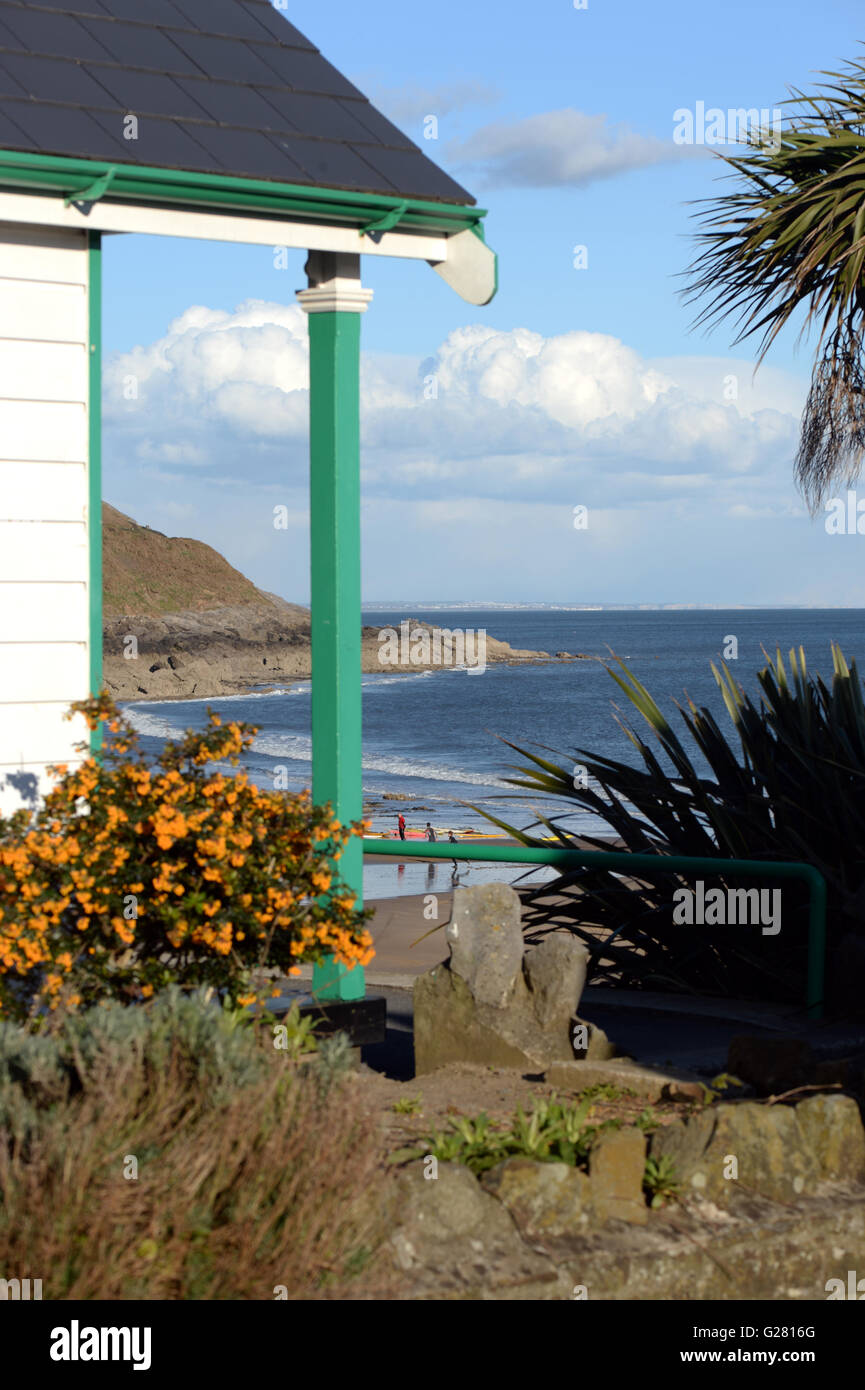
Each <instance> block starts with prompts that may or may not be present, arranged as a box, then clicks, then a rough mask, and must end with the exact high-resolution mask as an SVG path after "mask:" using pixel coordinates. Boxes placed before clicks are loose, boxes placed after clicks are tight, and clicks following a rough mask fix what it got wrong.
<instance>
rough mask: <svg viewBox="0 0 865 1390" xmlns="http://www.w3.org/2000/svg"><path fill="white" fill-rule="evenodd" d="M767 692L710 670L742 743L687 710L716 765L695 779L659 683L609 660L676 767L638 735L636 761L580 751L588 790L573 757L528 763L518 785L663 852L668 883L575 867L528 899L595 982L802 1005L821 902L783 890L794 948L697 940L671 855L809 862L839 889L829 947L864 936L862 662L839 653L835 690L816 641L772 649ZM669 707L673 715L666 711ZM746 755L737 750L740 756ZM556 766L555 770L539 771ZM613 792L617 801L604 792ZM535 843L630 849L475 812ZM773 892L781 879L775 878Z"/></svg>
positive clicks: (633, 846) (741, 937)
mask: <svg viewBox="0 0 865 1390" xmlns="http://www.w3.org/2000/svg"><path fill="white" fill-rule="evenodd" d="M764 656H765V666H764V668H763V669H762V670H761V671H760V672H759V674H758V689H759V693H758V695H757V696H752V695H751V694H750V693H748V692H746V691H745V690H744V689H743V688H742V687H740V686H739V685H737V684H736V682H735V681H734V680H733V677H732V675H731V673H730V671H729V669H728V667H727V666H726V665H725V664H723V663H722V664H721V665H720V666H716V665H714V664H713V665H712V671H713V673H714V677H715V682H716V685H717V687H718V691H719V694H720V696H721V698H722V700H723V703H724V706H725V708H726V711H727V715H728V716H729V719H730V728H729V732H730V734H731V735H732V736H733V742H732V743H731V742H730V741H729V739H728V738H725V737H724V734H723V733H722V730H721V728H720V727H719V725H718V723H717V722H716V720H715V717H714V714H713V713H712V711H711V710H709V709H703V708H699V707H697V706H696V705H695V704H694V703H693V701H690V700H689V701H688V702H687V708H682V707H679V712H680V714H681V716H682V718H683V721H684V725H685V729H686V733H687V736H688V738H690V739H691V740H692V741H693V744H694V746H695V748H696V749H697V750H698V751H699V754H700V755H701V756H702V758H704V759H705V762H706V764H707V768H708V772H707V774H706V775H703V774H700V773H698V772H697V770H696V768H695V766H694V764H693V763H692V762H691V761H690V759H689V758H688V755H687V753H686V752H685V748H684V746H683V745H682V744H681V742H680V741H679V740H678V738H676V736H675V735H673V733H672V729H671V728H670V725H669V723H668V722H667V720H666V719H665V717H664V716H663V715H662V714H661V713H660V710H659V709H658V706H657V705H656V703H655V701H654V700H653V699H652V697H651V695H649V693H648V691H646V690H645V687H642V686H641V684H640V682H638V681H636V680H635V679H634V678H633V676H632V673H631V672H630V671H629V670H628V668H627V667H626V666H625V665H624V663H622V662H620V661H618V659H617V660H616V668H612V667H610V666H607V668H606V669H607V671H608V673H609V675H610V676H611V678H612V679H613V680H614V681H615V685H616V688H617V689H618V691H620V692H622V693H624V694H627V695H628V698H629V700H631V703H632V704H633V705H634V707H635V708H639V709H640V710H641V712H642V711H645V712H646V713H647V717H648V718H649V723H650V726H651V727H652V728H653V730H654V732H655V733H656V736H657V737H658V739H659V742H660V743H661V746H662V748H663V749H664V750H665V752H667V753H668V754H670V756H671V757H672V758H673V760H674V764H673V765H674V771H673V773H672V774H671V773H669V772H667V771H666V770H665V769H664V768H663V767H662V766H661V764H660V762H659V760H658V758H657V757H656V756H655V753H654V751H653V750H652V749H651V748H650V747H649V746H648V745H647V744H646V743H644V742H643V741H642V740H641V739H639V738H638V737H637V736H636V735H635V734H633V731H628V730H626V729H624V725H622V723H621V721H619V723H620V727H622V728H623V730H624V731H625V732H627V733H629V736H630V737H631V739H632V746H633V747H634V748H635V750H636V757H637V765H634V764H633V763H625V762H620V761H617V760H616V759H614V758H611V757H606V756H604V757H597V756H594V757H593V756H592V755H591V753H590V752H589V751H588V750H578V756H579V758H580V762H581V764H582V765H583V766H585V768H586V769H587V772H588V776H589V779H590V780H592V781H593V783H594V785H592V786H588V787H582V786H580V785H579V784H578V785H577V786H576V787H575V786H574V785H573V782H572V779H571V768H572V766H573V763H572V761H571V759H570V758H568V759H567V760H566V761H564V762H562V763H556V762H554V761H552V760H551V759H549V758H545V759H538V758H537V757H536V756H535V755H533V754H531V753H526V754H523V753H522V752H521V750H520V749H519V748H518V747H517V745H515V744H510V745H509V746H510V747H511V748H513V749H514V750H515V751H516V752H518V753H519V754H520V756H521V757H525V758H526V761H527V762H528V763H529V764H530V766H529V767H528V768H527V769H526V777H525V778H524V779H517V778H514V779H511V780H512V781H514V782H515V783H516V782H517V781H518V780H522V782H523V785H524V786H526V787H529V788H531V789H533V790H535V791H543V792H544V793H545V794H546V795H548V796H552V797H555V798H556V799H557V800H559V801H560V802H561V803H562V804H563V805H564V806H566V807H570V808H572V811H573V809H580V810H582V811H584V812H585V811H589V812H591V814H592V815H593V816H595V817H596V818H597V819H599V820H601V821H602V822H603V823H604V825H605V826H606V827H607V834H608V835H611V836H613V837H615V842H616V843H617V844H618V845H621V846H623V847H624V848H625V849H627V850H630V851H632V852H644V853H653V854H655V855H657V857H658V871H657V873H648V872H645V871H643V870H640V872H639V873H636V872H635V873H633V874H628V873H627V871H622V870H620V869H617V870H616V871H611V870H605V869H604V868H603V865H600V866H596V865H592V866H591V867H586V868H577V869H574V870H568V871H567V872H566V873H562V874H561V875H560V876H559V877H558V878H557V879H555V880H554V881H548V882H545V883H543V884H541V885H538V886H535V887H532V888H530V889H525V890H523V893H522V897H523V903H524V928H525V931H526V934H527V936H529V938H530V939H537V938H538V937H539V936H541V935H543V933H544V932H545V931H548V930H554V929H556V928H560V927H565V928H567V929H568V930H569V931H571V932H573V933H574V935H575V936H577V938H578V939H579V940H580V941H581V942H583V944H585V946H586V947H587V948H588V950H589V952H590V955H591V962H592V965H591V974H592V978H593V979H594V980H595V981H596V982H598V981H605V980H606V981H608V982H611V983H625V984H630V985H632V986H634V987H643V988H653V987H654V988H659V987H662V986H663V987H665V988H675V989H677V990H685V991H702V992H704V993H713V994H730V995H733V996H734V997H741V998H748V997H751V998H754V997H762V998H776V999H783V1000H787V1001H790V1002H796V1003H798V1002H799V1001H800V1000H801V997H802V992H803V983H804V976H805V966H806V957H807V932H806V929H805V927H806V916H807V914H806V907H807V892H806V890H805V889H804V887H803V886H801V885H799V884H798V883H796V882H794V881H792V880H785V881H784V883H783V894H784V897H783V903H784V928H783V939H784V950H783V952H779V951H778V949H777V945H776V946H773V945H772V944H771V939H768V940H767V939H764V938H763V937H762V935H760V934H755V932H754V931H753V930H752V929H751V928H736V927H729V926H728V927H724V928H722V929H721V931H720V934H719V933H718V932H715V933H713V932H712V931H711V930H709V929H708V928H702V929H700V930H699V931H697V930H696V929H695V930H694V931H692V932H690V933H688V932H685V933H683V931H682V929H681V928H677V927H675V926H674V925H673V921H672V893H673V891H674V889H675V888H677V887H682V886H692V884H691V881H690V880H689V877H688V876H687V875H684V874H682V873H680V872H678V871H675V870H671V869H667V868H665V867H664V862H663V861H664V857H665V856H669V855H690V856H693V855H699V856H701V857H707V858H713V857H720V858H732V859H735V858H748V859H765V860H787V861H791V860H796V861H800V860H802V861H806V862H810V863H811V864H813V865H814V866H815V867H817V868H818V869H819V870H820V872H821V873H822V874H823V875H824V877H825V879H826V881H827V886H828V890H829V915H828V926H827V930H828V938H829V950H830V959H831V949H832V941H833V940H840V939H841V937H842V936H843V935H844V934H845V933H846V934H852V935H854V936H855V935H863V934H865V932H863V921H865V911H863V909H865V698H863V692H862V688H861V683H860V680H859V676H858V673H857V671H856V665H855V662H851V663H850V664H849V665H848V663H847V662H846V661H845V659H844V656H843V654H842V653H841V651H840V649H839V648H838V647H837V645H835V644H833V646H832V670H833V675H832V681H831V685H827V683H826V682H825V681H823V680H822V679H821V677H820V676H819V675H812V674H810V673H809V671H808V669H807V664H806V661H805V654H804V651H803V649H802V647H798V648H793V649H792V650H791V651H790V653H789V654H787V655H786V656H782V654H781V652H780V651H776V652H775V654H774V655H773V656H771V657H770V656H769V655H768V654H766V653H764ZM655 710H658V714H660V718H656V717H655V716H654V713H653V712H654V711H655ZM736 745H738V748H737V749H736ZM539 763H543V765H544V768H545V769H549V770H548V771H546V770H545V771H541V767H540V766H539V765H538V764H539ZM598 789H600V792H602V793H603V795H601V794H599V790H598ZM474 809H476V810H478V811H479V813H480V814H481V815H485V816H486V819H488V820H490V821H492V823H494V824H496V825H497V826H498V827H499V828H500V829H501V830H503V831H505V832H506V833H508V834H510V835H513V836H514V837H515V838H516V839H517V840H518V841H520V842H521V843H525V844H538V843H540V841H539V839H538V838H537V836H538V835H539V834H540V833H542V829H545V830H547V831H548V832H549V833H551V834H553V835H554V836H555V841H556V843H557V844H558V845H561V846H562V847H568V846H576V845H578V844H580V845H582V846H590V847H592V848H595V849H599V850H602V851H603V850H609V849H611V848H614V847H616V843H612V842H611V840H610V839H609V838H604V836H603V834H602V833H601V832H596V833H593V834H591V835H587V834H585V833H583V832H582V831H579V830H576V829H573V828H571V827H569V826H568V824H567V823H566V813H564V812H563V813H562V815H557V816H555V817H553V816H550V815H547V814H545V813H544V812H536V816H537V819H536V823H535V824H536V833H535V836H532V835H530V834H529V833H527V832H526V830H524V829H523V830H520V829H518V828H516V827H513V826H510V825H508V824H507V823H506V821H505V820H503V819H499V818H497V817H494V816H491V815H490V814H489V813H488V812H484V811H481V810H480V808H477V807H476V808H474ZM726 872H727V871H722V870H719V872H718V874H717V875H716V876H710V875H703V877H705V878H706V880H707V884H708V883H710V882H711V883H716V884H718V885H719V886H721V887H722V888H723V887H726V886H727V885H728V884H729V885H730V886H735V887H741V886H746V887H747V886H752V885H754V884H755V880H753V879H749V880H747V882H746V881H745V880H744V879H743V878H742V877H741V876H739V877H737V876H736V875H735V874H732V873H730V874H729V876H728V877H725V873H726ZM760 886H767V887H769V888H772V887H777V886H778V883H777V880H771V879H767V881H766V884H765V885H763V884H761V885H760Z"/></svg>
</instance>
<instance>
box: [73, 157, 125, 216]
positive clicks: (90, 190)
mask: <svg viewBox="0 0 865 1390" xmlns="http://www.w3.org/2000/svg"><path fill="white" fill-rule="evenodd" d="M116 173H117V167H116V165H114V164H112V166H111V168H110V169H107V170H106V171H105V173H104V174H103V175H102V176H101V177H100V178H98V179H96V180H95V181H94V182H93V183H91V184H90V185H89V187H87V188H82V189H81V190H80V192H75V193H70V194H69V195H68V197H66V198H64V199H63V206H64V207H66V208H68V207H71V205H72V204H73V203H76V204H79V203H98V202H99V199H100V198H104V197H105V194H106V193H107V192H108V190H109V188H110V187H111V184H112V183H113V181H114V175H115V174H116Z"/></svg>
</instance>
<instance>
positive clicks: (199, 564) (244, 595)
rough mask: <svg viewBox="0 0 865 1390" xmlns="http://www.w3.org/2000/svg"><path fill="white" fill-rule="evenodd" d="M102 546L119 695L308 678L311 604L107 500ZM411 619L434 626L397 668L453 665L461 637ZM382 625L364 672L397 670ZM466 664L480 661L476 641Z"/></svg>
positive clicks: (233, 688)
mask: <svg viewBox="0 0 865 1390" xmlns="http://www.w3.org/2000/svg"><path fill="white" fill-rule="evenodd" d="M103 551H104V557H103V577H104V595H103V612H104V626H103V668H104V677H105V684H106V685H107V687H108V689H109V691H110V692H111V694H112V695H113V696H114V698H115V699H117V700H170V699H184V698H186V699H189V698H191V697H193V696H195V697H198V698H200V699H212V698H214V697H217V696H219V695H239V694H243V693H244V692H245V691H248V690H251V689H256V688H258V689H274V688H276V687H278V686H279V685H282V684H288V683H290V682H291V681H296V680H304V679H308V678H309V675H310V671H311V661H310V618H309V610H308V609H307V608H302V607H300V606H299V605H297V604H294V603H288V602H287V601H286V600H285V599H282V598H279V597H278V596H277V595H276V594H270V593H267V592H266V591H265V590H263V589H257V588H256V586H255V585H254V584H253V583H252V582H251V580H249V579H247V578H246V577H245V576H244V575H242V574H241V573H240V572H239V571H238V570H236V569H234V568H233V567H232V566H231V565H230V564H229V563H228V561H227V560H225V559H224V558H223V556H221V555H220V554H218V552H217V551H215V550H213V549H212V548H211V547H210V546H208V545H204V544H203V543H202V542H201V541H195V540H190V539H187V538H180V537H170V536H165V535H163V534H162V532H160V531H153V530H151V529H150V528H149V527H147V526H139V525H138V524H137V523H136V522H135V521H133V520H132V518H131V517H128V516H125V515H124V514H123V513H122V512H119V511H117V510H116V509H115V508H114V507H110V506H109V505H108V504H107V503H103ZM405 626H406V627H407V629H408V632H410V633H411V635H412V637H414V634H421V633H426V634H428V638H429V640H428V641H427V642H425V641H424V640H423V639H421V640H418V641H412V642H408V641H407V640H405V637H403V638H402V640H401V641H400V642H396V643H392V644H391V646H395V647H397V648H398V655H399V660H400V663H401V664H400V665H399V668H398V669H400V670H406V669H407V670H409V671H422V670H429V669H433V668H435V667H436V666H437V665H439V664H442V660H443V657H444V664H448V665H449V664H455V661H453V660H452V659H449V658H452V657H453V655H454V653H455V652H456V654H457V655H458V654H459V648H458V646H457V645H456V644H454V643H450V644H449V643H448V640H447V638H445V639H444V640H441V639H440V640H439V641H438V642H436V641H435V640H434V637H435V634H436V632H438V633H441V632H442V631H445V632H447V629H442V628H435V627H431V626H430V625H429V624H426V623H420V622H417V621H416V620H414V619H412V618H410V617H409V618H408V619H407V622H406V624H405ZM382 631H383V630H382V629H379V628H377V627H364V628H363V629H362V633H361V662H362V667H363V670H364V671H367V672H378V673H381V672H386V671H387V670H389V669H392V667H391V666H390V665H389V664H388V662H387V661H383V660H382V658H383V657H387V656H388V655H389V653H388V652H387V651H386V650H385V647H384V646H383V643H382V640H381V636H380V634H381V633H382ZM387 631H388V632H390V631H392V629H387ZM425 648H426V649H428V653H429V659H426V660H424V650H425ZM576 659H577V658H576V657H573V656H570V655H568V654H567V653H559V654H557V656H556V657H555V658H552V657H550V655H549V653H548V652H540V651H524V650H521V649H517V648H514V647H511V646H510V645H509V643H507V642H501V641H499V640H498V639H497V638H494V637H490V636H488V635H487V636H485V639H484V646H483V660H484V661H485V662H487V663H490V664H496V663H498V664H501V663H506V664H516V663H523V662H534V661H550V660H576ZM405 663H407V664H405ZM466 664H467V665H468V666H472V665H479V664H480V662H479V658H478V651H477V648H476V646H474V647H472V648H471V650H469V651H467V654H466Z"/></svg>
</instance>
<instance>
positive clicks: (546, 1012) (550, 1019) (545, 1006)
mask: <svg viewBox="0 0 865 1390" xmlns="http://www.w3.org/2000/svg"><path fill="white" fill-rule="evenodd" d="M588 962H589V953H588V951H587V950H586V948H585V946H584V945H583V944H582V942H581V941H578V940H577V938H576V937H574V936H571V935H570V933H563V932H551V933H550V934H549V935H548V936H545V937H544V939H543V941H541V942H540V943H539V944H538V945H537V946H533V947H531V948H530V949H529V950H527V951H526V978H527V980H528V985H529V989H530V990H531V992H532V999H533V1003H534V1008H535V1017H536V1018H537V1020H538V1023H539V1024H540V1025H541V1027H542V1028H555V1027H557V1026H559V1025H560V1024H561V1022H562V1020H563V1019H569V1018H570V1017H571V1015H572V1014H573V1012H574V1010H575V1009H576V1007H577V1000H578V999H580V998H581V996H582V993H583V989H584V987H585V983H586V967H587V965H588Z"/></svg>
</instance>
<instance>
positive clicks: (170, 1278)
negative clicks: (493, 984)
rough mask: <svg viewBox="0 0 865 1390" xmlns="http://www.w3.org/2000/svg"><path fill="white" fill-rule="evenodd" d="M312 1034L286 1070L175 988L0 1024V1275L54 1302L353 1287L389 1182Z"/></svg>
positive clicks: (347, 1087) (267, 1046)
mask: <svg viewBox="0 0 865 1390" xmlns="http://www.w3.org/2000/svg"><path fill="white" fill-rule="evenodd" d="M327 1041H328V1044H329V1046H328V1049H327V1050H326V1051H325V1053H324V1055H323V1058H322V1059H321V1060H319V1059H318V1058H314V1059H313V1060H312V1061H311V1062H309V1063H304V1064H298V1063H297V1062H296V1061H294V1062H293V1061H292V1060H291V1059H290V1058H288V1057H287V1056H286V1053H285V1052H284V1051H280V1050H277V1049H276V1048H275V1047H274V1046H273V1045H272V1043H273V1039H272V1037H271V1035H270V1031H269V1030H268V1029H266V1028H259V1027H255V1026H251V1025H250V1024H249V1021H248V1016H246V1017H244V1018H241V1016H240V1015H239V1014H238V1013H237V1012H235V1011H229V1010H227V1009H225V1008H222V1007H219V1006H218V1005H216V1004H215V1003H214V1001H213V999H212V998H211V999H208V997H207V996H206V995H205V994H197V995H191V996H190V995H185V994H182V993H181V992H180V991H179V990H176V989H175V990H171V991H168V992H167V993H166V995H165V996H159V997H157V998H156V999H155V1000H153V1001H152V1002H151V1003H150V1004H147V1005H144V1006H143V1007H141V1008H130V1007H122V1006H119V1005H116V1004H112V1005H108V1006H103V1007H99V1008H95V1009H92V1010H88V1011H87V1012H85V1013H82V1014H79V1015H78V1016H77V1017H74V1018H72V1017H67V1018H65V1019H64V1020H63V1021H62V1023H61V1024H60V1026H58V1028H57V1029H56V1031H55V1032H54V1033H53V1034H52V1036H50V1037H44V1036H37V1037H33V1036H31V1035H29V1034H27V1033H26V1032H24V1030H22V1029H21V1028H17V1027H15V1026H14V1025H12V1024H9V1023H6V1024H2V1025H0V1269H3V1270H4V1271H6V1272H7V1273H9V1272H11V1273H9V1277H12V1274H13V1273H14V1272H15V1271H19V1270H20V1271H22V1272H23V1275H28V1276H30V1277H33V1278H41V1279H42V1281H43V1290H44V1293H43V1296H44V1297H45V1298H56V1299H238V1298H239V1299H273V1298H275V1297H287V1298H292V1299H295V1298H312V1297H328V1296H330V1295H333V1296H340V1295H345V1296H351V1293H350V1290H351V1289H352V1288H354V1287H355V1286H354V1284H353V1280H354V1279H355V1278H356V1276H357V1275H358V1274H360V1273H363V1274H364V1292H365V1293H366V1294H368V1293H369V1290H370V1289H371V1288H372V1287H373V1285H372V1283H371V1282H370V1280H371V1279H374V1277H375V1268H376V1253H375V1252H376V1249H377V1246H378V1243H379V1241H380V1239H381V1236H382V1231H381V1229H380V1223H381V1220H382V1211H383V1209H384V1208H383V1205H382V1203H383V1201H384V1197H385V1192H386V1184H387V1181H388V1179H387V1175H386V1174H385V1173H384V1172H383V1171H382V1169H381V1167H380V1140H379V1134H378V1128H377V1124H376V1121H375V1118H374V1117H372V1116H370V1115H369V1114H367V1113H366V1111H365V1110H364V1109H363V1107H362V1104H361V1101H360V1097H359V1092H358V1088H357V1086H356V1085H355V1084H354V1083H353V1082H351V1081H349V1080H346V1075H345V1069H344V1061H345V1057H344V1052H345V1046H346V1045H345V1040H344V1039H342V1040H340V1039H339V1038H336V1039H328V1040H327ZM331 1054H332V1055H331Z"/></svg>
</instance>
